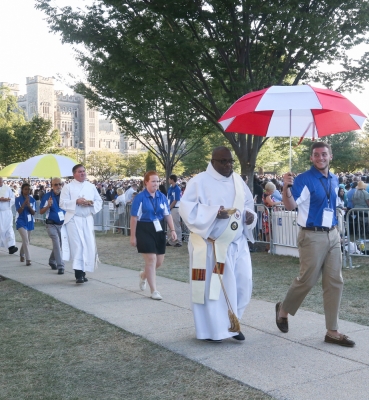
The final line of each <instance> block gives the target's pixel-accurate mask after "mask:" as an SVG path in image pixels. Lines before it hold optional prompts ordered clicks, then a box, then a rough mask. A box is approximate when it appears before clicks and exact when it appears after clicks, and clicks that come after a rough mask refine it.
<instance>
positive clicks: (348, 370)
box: [0, 246, 369, 400]
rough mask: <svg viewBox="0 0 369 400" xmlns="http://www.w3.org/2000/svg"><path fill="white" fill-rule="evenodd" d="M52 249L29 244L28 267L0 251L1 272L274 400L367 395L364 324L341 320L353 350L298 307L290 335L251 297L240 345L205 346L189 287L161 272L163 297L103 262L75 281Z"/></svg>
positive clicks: (368, 345)
mask: <svg viewBox="0 0 369 400" xmlns="http://www.w3.org/2000/svg"><path fill="white" fill-rule="evenodd" d="M49 254H50V250H47V249H43V248H40V247H35V246H32V258H33V260H32V266H31V267H25V265H24V263H20V261H19V255H12V256H10V255H8V254H7V252H6V251H5V249H1V251H0V274H1V275H3V276H5V277H7V278H9V279H12V280H14V281H17V282H20V283H22V284H24V285H27V286H29V287H31V288H33V289H36V290H38V291H40V292H43V293H46V294H48V295H50V296H52V297H54V298H55V299H57V300H59V301H61V302H63V303H65V304H69V305H71V306H72V307H75V308H77V309H80V310H82V311H84V312H87V313H90V314H91V315H94V316H96V317H98V318H100V319H102V320H104V321H107V322H109V323H111V324H113V325H116V326H118V327H120V328H122V329H124V330H126V331H128V332H131V333H133V334H136V335H139V336H142V337H144V338H145V339H147V340H149V341H151V342H153V343H156V344H159V345H160V346H163V347H165V348H166V349H168V350H171V351H173V352H175V353H178V354H181V355H183V356H184V357H187V358H189V359H191V360H193V361H196V362H198V363H201V364H203V365H205V366H206V367H208V368H211V369H213V370H215V371H217V372H219V373H221V374H223V375H225V376H227V377H230V378H232V379H236V380H238V381H240V382H242V383H244V384H246V385H249V386H252V387H254V388H256V389H259V390H262V391H263V392H265V393H268V394H269V395H271V396H273V397H274V398H276V399H284V400H286V399H293V400H311V399H324V400H330V399H332V400H333V399H334V400H339V399H345V400H351V399H352V400H361V399H363V400H364V399H365V400H367V399H368V388H369V384H368V382H369V340H368V337H369V327H367V326H362V325H359V324H355V323H352V322H348V321H340V330H341V331H342V332H344V333H345V334H348V335H349V336H350V337H352V339H354V340H355V342H356V346H355V347H354V348H343V347H340V346H336V345H331V344H326V343H324V334H325V323H324V316H322V315H319V314H316V313H313V312H309V311H303V310H299V312H298V313H297V314H296V316H295V317H293V318H290V321H289V322H290V332H289V333H287V334H283V333H281V332H280V331H279V330H278V329H277V327H276V326H275V314H274V307H275V305H274V304H273V303H270V302H266V301H260V300H252V301H251V303H250V305H249V306H248V308H247V309H246V312H245V314H244V316H243V318H242V320H241V327H242V332H243V333H244V334H245V336H246V340H245V341H244V342H237V341H236V340H234V339H227V340H225V341H223V343H221V344H217V345H214V344H210V343H206V342H203V341H199V340H196V339H195V330H194V325H193V318H192V312H191V310H190V302H189V285H188V284H187V283H183V282H177V281H174V280H170V279H166V278H162V277H158V278H157V281H158V288H159V290H160V292H161V294H162V295H163V300H162V301H155V300H152V299H151V298H150V297H149V291H148V290H147V291H145V292H142V291H140V290H139V288H138V272H137V271H133V270H130V269H125V268H120V267H115V266H111V265H106V264H101V265H100V267H99V269H98V270H97V271H96V272H95V273H93V274H88V277H89V282H87V283H85V284H82V285H77V284H76V283H75V279H74V273H73V270H72V268H71V266H70V265H68V264H67V266H66V273H65V274H64V275H57V274H56V271H52V270H51V269H50V267H49V266H48V262H47V260H48V257H49Z"/></svg>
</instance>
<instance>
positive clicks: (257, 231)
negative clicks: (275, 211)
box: [252, 204, 273, 252]
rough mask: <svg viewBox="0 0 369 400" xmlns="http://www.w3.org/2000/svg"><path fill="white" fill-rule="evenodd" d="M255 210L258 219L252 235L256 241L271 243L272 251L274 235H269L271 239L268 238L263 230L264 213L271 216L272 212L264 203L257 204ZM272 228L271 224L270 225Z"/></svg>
mask: <svg viewBox="0 0 369 400" xmlns="http://www.w3.org/2000/svg"><path fill="white" fill-rule="evenodd" d="M254 211H255V213H256V215H257V218H258V221H257V223H256V225H255V228H254V229H253V231H252V236H253V238H254V242H255V243H265V244H268V243H269V245H270V252H272V248H273V242H272V236H271V235H269V240H267V237H266V234H265V233H264V232H263V215H265V214H266V215H268V218H269V217H270V212H269V209H268V207H265V205H264V204H255V205H254ZM269 228H270V226H269Z"/></svg>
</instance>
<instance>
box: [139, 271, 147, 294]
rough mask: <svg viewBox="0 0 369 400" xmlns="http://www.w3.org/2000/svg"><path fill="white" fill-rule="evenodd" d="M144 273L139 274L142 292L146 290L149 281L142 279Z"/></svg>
mask: <svg viewBox="0 0 369 400" xmlns="http://www.w3.org/2000/svg"><path fill="white" fill-rule="evenodd" d="M142 273H143V271H140V273H139V276H140V284H139V286H140V289H141V290H145V289H146V282H147V279H142V276H141V274H142Z"/></svg>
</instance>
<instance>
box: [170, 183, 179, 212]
mask: <svg viewBox="0 0 369 400" xmlns="http://www.w3.org/2000/svg"><path fill="white" fill-rule="evenodd" d="M174 200H177V203H176V205H175V206H174V208H178V207H179V202H180V201H181V189H180V188H179V186H178V185H174V187H173V186H172V185H170V187H169V189H168V202H169V205H170V203H171V202H172V201H174Z"/></svg>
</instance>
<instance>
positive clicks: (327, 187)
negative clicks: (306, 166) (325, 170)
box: [291, 166, 338, 227]
mask: <svg viewBox="0 0 369 400" xmlns="http://www.w3.org/2000/svg"><path fill="white" fill-rule="evenodd" d="M291 192H292V195H293V198H294V199H295V201H296V204H297V205H298V216H297V222H298V224H299V225H300V226H303V227H321V226H322V218H323V210H324V209H325V208H331V209H332V210H333V221H332V226H334V225H337V217H336V201H337V193H338V179H337V177H336V176H335V175H334V174H332V173H331V172H329V175H328V177H325V176H324V175H323V174H322V173H321V172H320V171H319V170H317V169H316V168H315V167H314V166H312V167H311V168H310V170H309V171H306V172H304V173H302V174H300V175H298V176H297V177H296V179H295V181H294V183H293V186H292V188H291ZM328 197H329V204H328Z"/></svg>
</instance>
